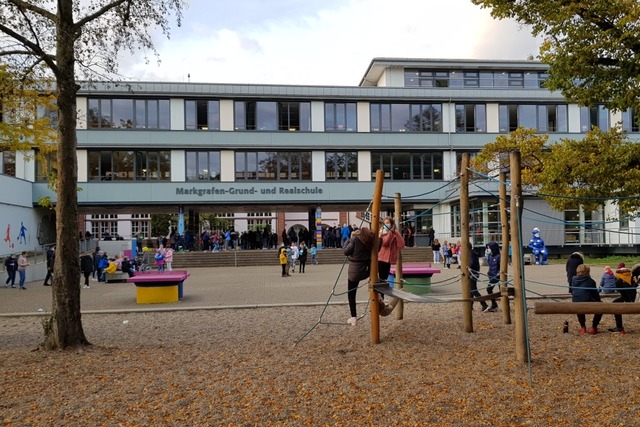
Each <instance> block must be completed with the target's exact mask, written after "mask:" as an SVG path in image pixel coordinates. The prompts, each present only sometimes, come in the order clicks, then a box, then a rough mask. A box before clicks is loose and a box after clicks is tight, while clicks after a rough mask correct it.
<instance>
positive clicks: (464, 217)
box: [458, 153, 473, 332]
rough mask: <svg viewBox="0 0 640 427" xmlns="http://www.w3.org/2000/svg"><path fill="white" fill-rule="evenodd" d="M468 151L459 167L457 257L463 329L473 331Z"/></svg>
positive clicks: (463, 154)
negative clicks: (458, 248)
mask: <svg viewBox="0 0 640 427" xmlns="http://www.w3.org/2000/svg"><path fill="white" fill-rule="evenodd" d="M469 159H470V155H469V153H462V165H461V167H460V230H461V233H462V236H461V242H460V244H461V245H462V246H461V248H460V251H461V253H462V257H458V262H459V263H460V274H461V275H462V279H460V284H461V286H462V298H463V299H465V300H466V301H464V302H463V303H462V310H463V319H464V331H465V332H473V313H472V309H473V302H471V301H469V300H468V299H469V298H471V277H470V276H469V260H470V259H471V254H470V253H469V249H468V248H469Z"/></svg>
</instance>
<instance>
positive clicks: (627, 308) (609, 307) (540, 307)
mask: <svg viewBox="0 0 640 427" xmlns="http://www.w3.org/2000/svg"><path fill="white" fill-rule="evenodd" d="M534 313H536V314H640V303H638V302H623V303H612V302H568V301H556V302H552V301H539V302H536V306H535V309H534Z"/></svg>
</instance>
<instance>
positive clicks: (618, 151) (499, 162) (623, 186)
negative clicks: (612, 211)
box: [472, 128, 640, 211]
mask: <svg viewBox="0 0 640 427" xmlns="http://www.w3.org/2000/svg"><path fill="white" fill-rule="evenodd" d="M535 132H536V130H535V129H524V128H518V129H517V130H515V131H514V132H511V133H510V134H509V135H501V136H499V137H497V138H496V141H495V142H492V143H490V144H487V145H485V147H484V148H483V150H482V151H481V152H480V154H479V155H478V156H476V158H475V159H474V160H473V164H472V167H473V168H474V169H476V170H479V171H482V172H486V173H492V172H494V171H495V170H499V169H500V168H502V167H507V166H508V162H509V157H508V153H509V152H511V151H514V150H519V151H520V152H521V155H522V184H523V185H526V186H530V187H531V188H532V190H534V191H536V192H537V193H538V195H540V196H541V197H543V198H544V199H545V200H546V201H547V203H549V205H550V206H551V207H552V208H553V209H556V210H559V211H561V210H565V209H577V208H578V207H579V206H582V207H583V208H584V209H586V210H595V209H597V207H598V206H599V205H602V204H604V203H605V201H607V200H611V201H613V202H615V203H617V204H618V205H619V206H620V208H621V209H622V210H623V211H635V210H637V209H638V208H640V198H639V197H638V194H640V144H637V143H635V142H632V141H629V139H628V138H627V137H626V134H625V133H624V132H621V131H620V130H619V129H617V128H614V129H612V130H610V131H608V132H602V131H600V130H599V129H597V128H594V129H593V130H592V131H590V132H587V134H585V136H584V138H583V139H582V140H572V139H568V138H565V139H561V140H560V141H559V142H558V143H555V144H550V145H547V144H546V142H547V139H548V135H544V134H536V133H535Z"/></svg>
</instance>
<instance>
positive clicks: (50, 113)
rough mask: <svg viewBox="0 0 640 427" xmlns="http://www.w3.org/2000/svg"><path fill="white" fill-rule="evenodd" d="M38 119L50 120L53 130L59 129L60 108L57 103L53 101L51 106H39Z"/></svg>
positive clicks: (37, 109)
mask: <svg viewBox="0 0 640 427" xmlns="http://www.w3.org/2000/svg"><path fill="white" fill-rule="evenodd" d="M36 118H38V119H45V118H46V119H49V126H50V127H52V128H53V129H57V128H58V107H57V105H56V101H55V100H53V101H51V103H50V104H49V105H46V106H45V105H38V106H37V107H36Z"/></svg>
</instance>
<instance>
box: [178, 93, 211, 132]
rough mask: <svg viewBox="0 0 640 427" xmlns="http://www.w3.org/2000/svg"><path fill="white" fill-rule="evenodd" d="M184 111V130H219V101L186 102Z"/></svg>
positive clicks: (200, 100)
mask: <svg viewBox="0 0 640 427" xmlns="http://www.w3.org/2000/svg"><path fill="white" fill-rule="evenodd" d="M184 110H185V116H186V117H185V129H187V130H196V129H197V130H220V101H211V100H206V99H199V100H187V101H185V102H184Z"/></svg>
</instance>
